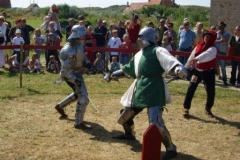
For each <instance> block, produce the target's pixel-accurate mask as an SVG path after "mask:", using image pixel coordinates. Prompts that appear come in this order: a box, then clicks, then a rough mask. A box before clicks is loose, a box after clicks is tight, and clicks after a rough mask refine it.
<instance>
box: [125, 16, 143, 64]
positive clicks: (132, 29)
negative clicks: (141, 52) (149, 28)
mask: <svg viewBox="0 0 240 160" xmlns="http://www.w3.org/2000/svg"><path fill="white" fill-rule="evenodd" d="M141 27H142V19H140V18H139V17H138V15H136V14H133V15H132V18H131V21H130V24H129V25H128V26H127V32H128V35H129V39H130V41H131V43H132V47H133V48H136V49H138V48H139V46H138V45H137V39H138V33H139V31H140V29H141ZM134 54H135V53H134ZM132 56H133V55H132V54H129V60H131V59H132Z"/></svg>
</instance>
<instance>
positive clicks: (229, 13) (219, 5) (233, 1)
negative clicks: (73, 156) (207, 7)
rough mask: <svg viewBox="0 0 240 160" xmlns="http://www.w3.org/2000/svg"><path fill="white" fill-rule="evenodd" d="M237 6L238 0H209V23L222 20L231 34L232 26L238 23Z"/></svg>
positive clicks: (239, 5) (239, 4)
mask: <svg viewBox="0 0 240 160" xmlns="http://www.w3.org/2000/svg"><path fill="white" fill-rule="evenodd" d="M239 8H240V1H239V0H211V11H210V12H211V13H210V25H216V24H217V23H218V22H219V21H224V22H225V23H226V24H227V27H226V30H227V31H228V33H230V34H231V35H232V33H233V30H234V28H235V27H236V26H237V25H240V18H239V17H240V11H239Z"/></svg>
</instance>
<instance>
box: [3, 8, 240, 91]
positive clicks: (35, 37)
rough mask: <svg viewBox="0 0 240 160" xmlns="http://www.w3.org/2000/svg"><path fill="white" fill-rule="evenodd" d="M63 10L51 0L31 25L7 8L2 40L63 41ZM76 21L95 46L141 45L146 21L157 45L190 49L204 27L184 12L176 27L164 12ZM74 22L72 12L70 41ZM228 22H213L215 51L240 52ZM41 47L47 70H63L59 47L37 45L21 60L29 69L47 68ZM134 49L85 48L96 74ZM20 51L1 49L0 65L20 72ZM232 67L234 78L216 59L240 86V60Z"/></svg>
mask: <svg viewBox="0 0 240 160" xmlns="http://www.w3.org/2000/svg"><path fill="white" fill-rule="evenodd" d="M59 12H61V11H59V10H58V8H57V6H56V5H55V4H53V5H52V6H51V8H50V9H49V12H48V14H47V15H46V16H45V17H44V22H43V23H42V24H41V25H40V26H39V28H33V27H32V26H31V25H29V24H28V23H27V19H26V18H19V19H16V20H15V21H14V22H15V24H14V25H12V24H11V23H10V22H9V21H8V20H7V13H6V12H3V13H2V15H1V16H0V45H19V44H20V43H21V42H23V43H24V44H27V45H29V44H32V45H36V46H43V45H45V46H56V45H60V43H61V41H62V39H63V34H62V32H61V31H62V28H61V25H60V23H59V20H58V13H59ZM78 24H79V25H82V26H84V27H86V29H87V32H88V34H87V36H86V41H85V46H86V47H91V46H92V44H93V40H95V41H96V45H97V47H102V48H105V47H108V48H125V49H128V48H134V49H140V46H139V45H138V43H137V39H138V33H139V31H140V29H141V28H143V27H152V28H154V29H155V30H156V40H157V44H158V46H161V47H164V48H166V49H167V50H168V51H183V52H189V55H190V53H191V52H192V51H193V50H194V48H195V47H196V46H197V44H198V43H199V42H200V40H201V39H202V37H203V33H204V30H203V28H204V26H203V23H202V22H197V23H196V25H195V26H191V25H190V24H192V23H190V22H189V20H188V18H184V19H183V23H182V25H181V26H179V29H178V31H175V30H174V28H173V27H174V23H173V22H172V21H171V20H170V19H168V18H161V19H160V20H159V23H158V24H154V23H153V22H151V21H148V22H146V23H145V25H144V24H143V20H142V19H141V17H139V16H138V15H136V14H133V15H132V16H131V18H130V19H129V20H127V21H125V22H123V21H121V20H120V21H118V23H117V24H113V23H111V24H109V25H108V23H107V21H106V20H103V19H98V20H97V24H96V27H94V26H91V25H86V24H85V17H84V16H82V15H79V16H78ZM74 25H75V20H74V18H69V19H68V25H67V26H66V28H65V33H66V35H65V37H66V41H67V39H68V36H69V35H70V34H71V28H72V27H73V26H74ZM107 26H109V27H107ZM226 27H227V24H225V23H224V22H223V21H221V22H219V23H218V24H217V25H216V26H211V28H209V29H210V30H214V31H215V32H216V33H217V38H216V40H215V42H214V44H215V45H216V47H217V52H218V53H217V54H218V55H227V54H228V52H229V49H230V50H231V51H232V52H233V55H234V56H240V40H239V36H240V26H236V28H235V30H234V33H233V35H232V36H230V33H228V32H227V31H226V30H225V28H226ZM175 28H176V27H175ZM42 33H43V34H42ZM42 53H44V55H45V56H44V58H45V64H43V66H45V67H46V71H49V72H52V73H59V71H60V67H61V62H60V60H59V57H58V54H59V51H58V50H54V49H51V50H50V49H49V50H43V49H41V48H39V49H35V50H34V53H33V55H34V56H32V57H31V58H29V51H24V55H23V64H24V65H25V66H26V67H25V69H26V70H25V72H31V73H34V72H37V73H44V72H43V69H42V67H43V66H42V63H41V62H40V61H41V55H42ZM134 54H135V53H125V52H123V53H122V52H90V51H88V52H86V55H87V57H88V59H89V61H90V62H91V64H92V68H91V69H90V73H93V74H95V73H103V72H104V71H111V72H113V71H115V70H116V69H119V68H120V67H121V65H125V64H127V63H128V62H129V60H130V59H131V58H132V57H133V56H134ZM19 56H20V49H19V48H15V49H13V52H12V54H11V55H9V54H6V53H4V50H0V67H3V68H5V63H8V64H9V65H10V67H9V71H11V72H19V63H20V61H19V60H20V58H19ZM177 58H178V60H179V61H180V62H181V63H182V64H183V65H185V64H186V62H187V60H188V57H187V56H177ZM30 62H31V63H30ZM33 62H34V63H33ZM36 62H37V63H36ZM231 67H232V71H231V77H230V78H229V79H230V80H229V81H227V74H226V61H225V60H218V61H217V64H216V75H217V78H219V79H220V80H222V81H223V84H224V85H226V86H228V85H232V86H237V87H240V73H239V72H240V62H237V61H236V62H235V61H234V62H231ZM192 69H193V68H190V69H189V70H188V72H189V75H188V77H187V79H188V80H190V78H191V70H192Z"/></svg>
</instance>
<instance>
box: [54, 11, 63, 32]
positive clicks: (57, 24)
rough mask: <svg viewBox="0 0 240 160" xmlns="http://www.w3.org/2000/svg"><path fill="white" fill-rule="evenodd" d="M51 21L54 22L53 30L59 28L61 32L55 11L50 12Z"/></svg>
mask: <svg viewBox="0 0 240 160" xmlns="http://www.w3.org/2000/svg"><path fill="white" fill-rule="evenodd" d="M52 21H53V22H54V28H55V30H59V32H61V30H62V28H61V25H60V22H59V21H58V17H57V13H55V12H53V13H52Z"/></svg>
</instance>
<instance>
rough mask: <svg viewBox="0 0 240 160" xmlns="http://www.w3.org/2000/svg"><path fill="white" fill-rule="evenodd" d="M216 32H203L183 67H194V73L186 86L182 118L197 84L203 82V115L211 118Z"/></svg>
mask: <svg viewBox="0 0 240 160" xmlns="http://www.w3.org/2000/svg"><path fill="white" fill-rule="evenodd" d="M216 37H217V35H216V32H215V31H212V30H209V31H204V33H203V38H202V40H201V41H200V42H199V43H198V44H197V46H196V47H195V49H194V50H193V51H192V53H191V55H190V57H189V59H188V61H187V63H186V65H185V67H186V68H187V69H190V68H191V67H192V66H194V68H195V69H194V72H193V75H192V77H191V81H190V83H189V86H188V90H187V93H186V96H185V100H184V103H183V107H184V108H183V109H182V113H183V115H184V116H187V115H188V114H189V109H190V107H191V102H192V99H193V96H194V93H195V91H196V89H197V87H198V84H199V83H200V82H201V81H203V84H204V86H205V89H206V92H207V102H206V105H205V113H206V114H207V115H208V116H210V117H213V114H212V111H211V109H212V106H213V104H214V98H215V66H216V56H217V48H216V47H215V45H214V43H215V40H216Z"/></svg>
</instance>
